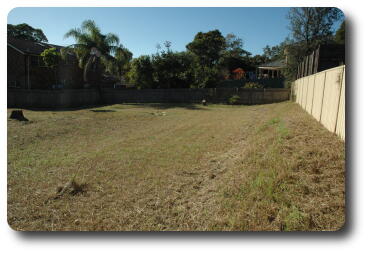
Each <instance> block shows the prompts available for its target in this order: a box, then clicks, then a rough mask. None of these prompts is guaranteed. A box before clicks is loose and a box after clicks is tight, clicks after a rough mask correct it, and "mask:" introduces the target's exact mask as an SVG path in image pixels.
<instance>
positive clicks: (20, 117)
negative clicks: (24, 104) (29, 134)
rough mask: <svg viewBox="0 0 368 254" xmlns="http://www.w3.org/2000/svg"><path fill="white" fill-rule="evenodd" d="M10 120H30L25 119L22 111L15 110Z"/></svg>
mask: <svg viewBox="0 0 368 254" xmlns="http://www.w3.org/2000/svg"><path fill="white" fill-rule="evenodd" d="M9 118H10V119H16V120H18V121H28V119H27V118H25V117H24V115H23V111H22V110H13V111H12V112H11V114H10V117H9Z"/></svg>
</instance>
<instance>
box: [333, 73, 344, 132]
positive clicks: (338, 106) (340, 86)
mask: <svg viewBox="0 0 368 254" xmlns="http://www.w3.org/2000/svg"><path fill="white" fill-rule="evenodd" d="M344 68H345V67H344ZM344 68H342V72H341V75H340V85H339V89H340V91H339V98H338V102H337V113H336V120H335V128H334V133H336V128H337V119H338V118H339V111H340V97H341V90H342V81H343V75H344Z"/></svg>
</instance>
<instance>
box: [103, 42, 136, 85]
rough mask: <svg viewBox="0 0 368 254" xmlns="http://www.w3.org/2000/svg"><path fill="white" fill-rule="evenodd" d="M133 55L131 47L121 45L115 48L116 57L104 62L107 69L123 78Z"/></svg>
mask: <svg viewBox="0 0 368 254" xmlns="http://www.w3.org/2000/svg"><path fill="white" fill-rule="evenodd" d="M132 57H133V53H132V52H130V51H129V49H127V48H125V47H124V46H123V45H119V47H118V48H117V49H116V50H115V55H114V57H113V58H112V59H111V60H109V61H108V62H105V63H104V64H105V66H106V69H107V71H109V72H110V73H111V74H113V75H116V76H117V77H119V79H121V78H122V77H123V75H125V74H126V72H127V71H128V68H129V63H130V61H131V60H132Z"/></svg>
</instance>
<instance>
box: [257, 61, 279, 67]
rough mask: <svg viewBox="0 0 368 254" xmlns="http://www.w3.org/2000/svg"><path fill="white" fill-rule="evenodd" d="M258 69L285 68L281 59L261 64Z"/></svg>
mask: <svg viewBox="0 0 368 254" xmlns="http://www.w3.org/2000/svg"><path fill="white" fill-rule="evenodd" d="M258 67H285V61H284V60H283V59H281V60H276V61H272V62H268V63H265V64H261V65H259V66H258Z"/></svg>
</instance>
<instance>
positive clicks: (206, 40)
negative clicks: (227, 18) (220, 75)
mask: <svg viewBox="0 0 368 254" xmlns="http://www.w3.org/2000/svg"><path fill="white" fill-rule="evenodd" d="M186 47H187V49H188V50H189V51H190V52H192V53H193V54H194V55H195V56H196V57H197V58H198V60H199V63H200V64H201V65H205V66H208V67H213V66H214V65H216V64H217V63H218V60H219V59H220V57H221V53H222V51H223V50H224V49H225V47H226V41H225V38H224V37H223V36H222V34H221V32H220V31H219V30H213V31H209V32H207V33H202V32H199V33H197V34H196V36H195V37H194V40H193V41H192V42H191V43H189V44H188V45H187V46H186Z"/></svg>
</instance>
